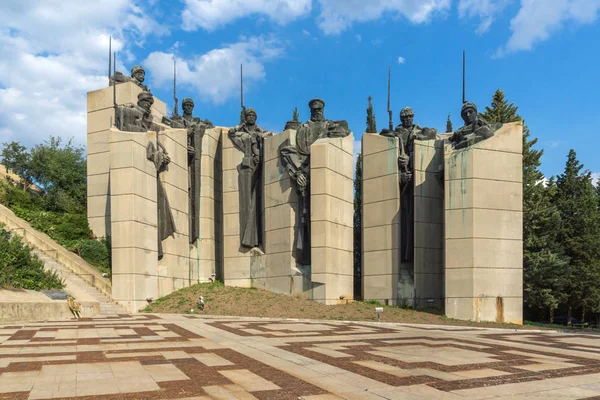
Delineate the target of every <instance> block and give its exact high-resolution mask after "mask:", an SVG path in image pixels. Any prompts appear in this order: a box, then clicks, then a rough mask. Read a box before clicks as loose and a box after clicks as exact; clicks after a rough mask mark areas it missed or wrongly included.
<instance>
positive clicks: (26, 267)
mask: <svg viewBox="0 0 600 400" xmlns="http://www.w3.org/2000/svg"><path fill="white" fill-rule="evenodd" d="M63 287H64V283H63V281H62V280H61V279H60V277H59V276H58V275H57V274H56V272H50V271H46V270H44V263H43V262H42V261H41V260H40V259H39V258H38V257H37V256H36V255H35V254H34V253H33V252H32V251H31V249H30V248H29V247H27V246H25V245H24V244H23V243H22V242H21V238H20V237H18V236H16V235H14V236H12V235H11V234H10V233H9V232H7V231H5V230H4V229H2V228H0V288H23V289H29V290H42V289H62V288H63Z"/></svg>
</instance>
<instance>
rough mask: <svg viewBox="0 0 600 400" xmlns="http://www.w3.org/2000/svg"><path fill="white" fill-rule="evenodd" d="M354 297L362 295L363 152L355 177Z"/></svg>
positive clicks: (357, 164)
mask: <svg viewBox="0 0 600 400" xmlns="http://www.w3.org/2000/svg"><path fill="white" fill-rule="evenodd" d="M353 236H354V298H355V299H359V298H360V297H361V295H362V293H361V292H362V290H361V287H362V154H361V153H359V154H358V158H357V159H356V174H355V177H354V235H353Z"/></svg>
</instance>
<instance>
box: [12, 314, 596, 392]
mask: <svg viewBox="0 0 600 400" xmlns="http://www.w3.org/2000/svg"><path fill="white" fill-rule="evenodd" d="M51 398H54V399H56V398H60V399H72V398H78V399H99V400H113V399H114V400H116V399H175V398H177V399H180V398H181V399H306V400H334V399H465V398H466V399H487V398H494V399H498V398H512V399H516V398H523V399H536V398H544V399H582V398H599V399H600V336H596V335H584V334H566V333H556V332H539V331H509V330H493V329H476V328H465V327H460V328H458V327H457V328H453V327H442V326H439V327H433V326H423V325H421V326H419V325H400V324H386V323H379V324H376V323H356V322H331V321H327V322H322V321H295V320H271V319H256V318H233V317H223V318H216V317H214V318H213V317H200V316H196V315H161V316H156V315H135V316H127V315H122V316H118V317H117V316H115V317H105V318H94V319H83V320H80V321H62V322H44V323H30V324H26V325H11V326H0V399H14V400H22V399H51Z"/></svg>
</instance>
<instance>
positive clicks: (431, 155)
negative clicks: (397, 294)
mask: <svg viewBox="0 0 600 400" xmlns="http://www.w3.org/2000/svg"><path fill="white" fill-rule="evenodd" d="M443 145H444V141H443V140H415V142H414V165H415V169H414V171H413V179H414V185H415V192H414V214H415V222H414V227H415V231H414V232H415V241H414V249H415V250H414V251H415V252H414V264H413V273H414V293H413V296H414V297H413V303H414V306H415V307H421V308H422V307H439V308H442V307H443V306H444V191H443V188H442V185H441V182H440V181H438V180H437V179H436V176H435V173H436V171H437V170H438V168H440V167H442V166H443V164H444V147H443Z"/></svg>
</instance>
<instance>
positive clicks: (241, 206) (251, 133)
mask: <svg viewBox="0 0 600 400" xmlns="http://www.w3.org/2000/svg"><path fill="white" fill-rule="evenodd" d="M256 119H257V114H256V111H255V110H254V109H253V108H247V109H246V110H245V111H244V122H243V123H242V124H240V125H237V126H235V127H234V128H231V129H229V130H223V133H222V137H221V140H222V141H223V213H224V215H223V231H224V241H223V246H224V248H223V250H224V271H223V272H224V277H225V284H227V285H229V286H242V287H250V286H260V287H264V278H265V277H266V275H265V253H264V244H265V243H264V202H263V192H264V190H263V186H264V185H263V183H262V182H263V176H262V175H263V165H264V140H265V138H268V137H271V136H272V135H273V134H272V133H271V132H267V131H265V130H263V129H261V128H260V127H259V126H258V125H257V124H256Z"/></svg>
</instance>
